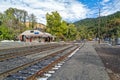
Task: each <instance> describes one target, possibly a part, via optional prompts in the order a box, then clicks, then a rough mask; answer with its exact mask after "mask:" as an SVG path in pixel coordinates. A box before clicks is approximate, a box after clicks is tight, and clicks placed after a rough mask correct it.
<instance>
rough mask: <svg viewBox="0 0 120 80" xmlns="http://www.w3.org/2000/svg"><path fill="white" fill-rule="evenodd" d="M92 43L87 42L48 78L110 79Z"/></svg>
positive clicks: (68, 79) (59, 79) (74, 79)
mask: <svg viewBox="0 0 120 80" xmlns="http://www.w3.org/2000/svg"><path fill="white" fill-rule="evenodd" d="M92 44H93V43H91V42H87V43H86V44H85V46H84V47H83V48H81V49H79V50H78V51H77V52H76V54H74V55H73V56H72V57H71V58H70V59H69V60H68V61H66V63H65V64H64V65H63V66H62V67H61V68H60V69H58V70H57V71H56V73H54V74H53V75H52V77H50V78H49V79H48V80H110V78H109V76H108V74H107V72H106V70H105V67H104V65H103V63H102V61H101V59H100V57H99V56H98V55H97V53H96V51H95V49H94V48H93V46H92Z"/></svg>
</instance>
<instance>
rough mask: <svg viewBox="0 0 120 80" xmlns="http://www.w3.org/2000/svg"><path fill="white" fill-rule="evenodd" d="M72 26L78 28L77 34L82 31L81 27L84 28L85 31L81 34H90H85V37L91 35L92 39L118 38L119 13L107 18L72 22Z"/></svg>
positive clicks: (119, 33)
mask: <svg viewBox="0 0 120 80" xmlns="http://www.w3.org/2000/svg"><path fill="white" fill-rule="evenodd" d="M99 20H100V21H99ZM74 24H75V25H76V27H77V28H78V30H79V32H81V30H83V27H85V28H84V30H85V31H82V32H84V33H85V32H91V33H86V35H90V34H92V37H101V38H106V37H109V38H110V37H112V38H115V37H120V11H118V12H116V13H114V14H111V15H108V16H102V17H100V18H87V19H83V20H80V21H77V22H74ZM81 28H82V29H81ZM82 34H83V33H82ZM90 37H91V36H90Z"/></svg>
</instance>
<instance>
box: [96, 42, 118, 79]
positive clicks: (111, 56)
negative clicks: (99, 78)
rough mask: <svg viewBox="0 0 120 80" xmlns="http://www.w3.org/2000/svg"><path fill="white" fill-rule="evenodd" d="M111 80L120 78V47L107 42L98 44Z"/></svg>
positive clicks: (97, 47) (98, 51) (97, 48)
mask: <svg viewBox="0 0 120 80" xmlns="http://www.w3.org/2000/svg"><path fill="white" fill-rule="evenodd" d="M95 47H96V51H97V53H98V54H99V56H100V57H101V59H102V61H103V63H104V65H105V67H106V70H107V72H108V74H109V76H110V78H111V80H120V47H119V46H110V45H107V44H100V45H96V46H95Z"/></svg>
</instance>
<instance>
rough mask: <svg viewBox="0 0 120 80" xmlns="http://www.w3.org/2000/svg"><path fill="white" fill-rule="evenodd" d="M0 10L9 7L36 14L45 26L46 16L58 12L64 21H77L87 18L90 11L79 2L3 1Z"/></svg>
mask: <svg viewBox="0 0 120 80" xmlns="http://www.w3.org/2000/svg"><path fill="white" fill-rule="evenodd" d="M0 5H1V6H0V8H1V9H2V10H0V11H2V12H3V11H5V10H6V9H8V8H9V7H14V8H18V9H24V10H26V11H28V13H34V14H35V15H36V16H37V18H39V20H38V21H39V22H41V23H44V24H45V22H46V21H45V14H46V13H47V12H48V13H50V12H52V11H58V12H59V13H60V15H61V16H62V17H63V19H64V20H67V21H70V22H72V21H77V20H80V19H83V18H86V17H87V13H88V11H89V9H88V8H87V7H86V6H85V5H83V4H82V3H80V2H78V1H77V0H1V3H0Z"/></svg>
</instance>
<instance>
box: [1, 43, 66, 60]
mask: <svg viewBox="0 0 120 80" xmlns="http://www.w3.org/2000/svg"><path fill="white" fill-rule="evenodd" d="M58 46H65V44H64V45H59V44H57V45H56V44H55V45H53V44H52V45H50V44H49V45H40V46H32V47H27V49H24V48H22V49H23V50H20V51H19V50H18V49H17V50H16V51H14V52H10V53H7V54H1V55H0V61H4V60H7V59H11V58H15V57H20V56H25V55H30V54H33V53H37V52H41V51H45V50H46V49H47V50H49V49H52V48H55V47H58ZM20 49H21V48H20ZM9 50H10V49H9Z"/></svg>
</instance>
